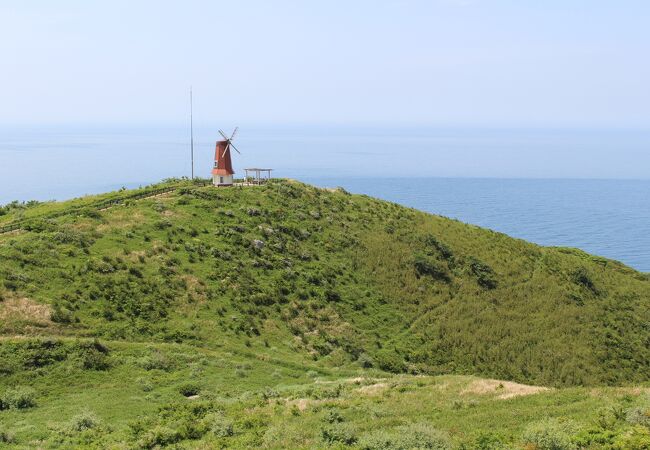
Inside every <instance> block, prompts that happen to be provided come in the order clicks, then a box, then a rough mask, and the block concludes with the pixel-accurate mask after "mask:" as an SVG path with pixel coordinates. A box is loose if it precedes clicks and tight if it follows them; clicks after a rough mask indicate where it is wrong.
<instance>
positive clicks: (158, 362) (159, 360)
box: [138, 351, 172, 370]
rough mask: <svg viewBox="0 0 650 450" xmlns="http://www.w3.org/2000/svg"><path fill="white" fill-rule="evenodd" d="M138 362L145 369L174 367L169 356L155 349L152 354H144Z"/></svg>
mask: <svg viewBox="0 0 650 450" xmlns="http://www.w3.org/2000/svg"><path fill="white" fill-rule="evenodd" d="M138 362H139V365H140V367H142V368H143V369H145V370H169V369H171V367H172V364H171V362H170V361H169V358H167V356H166V355H165V354H164V353H162V352H160V351H154V352H152V353H151V355H148V356H143V357H142V358H140V360H139V361H138Z"/></svg>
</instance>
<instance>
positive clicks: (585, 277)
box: [571, 267, 598, 294]
mask: <svg viewBox="0 0 650 450" xmlns="http://www.w3.org/2000/svg"><path fill="white" fill-rule="evenodd" d="M571 279H572V280H573V282H574V283H575V284H577V285H580V286H582V287H584V288H586V289H589V290H590V291H591V292H593V293H594V294H598V288H596V285H595V284H594V282H593V281H592V279H591V276H590V275H589V272H587V269H585V268H584V267H579V268H578V269H576V270H575V271H574V272H573V273H572V274H571Z"/></svg>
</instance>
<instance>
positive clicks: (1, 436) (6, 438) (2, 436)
mask: <svg viewBox="0 0 650 450" xmlns="http://www.w3.org/2000/svg"><path fill="white" fill-rule="evenodd" d="M12 442H14V435H13V434H11V433H9V432H8V431H6V430H4V429H2V428H0V443H2V444H11V443H12Z"/></svg>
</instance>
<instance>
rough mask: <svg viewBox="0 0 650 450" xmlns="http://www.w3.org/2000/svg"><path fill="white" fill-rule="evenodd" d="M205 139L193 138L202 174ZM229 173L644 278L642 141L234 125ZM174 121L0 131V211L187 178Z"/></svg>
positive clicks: (565, 134)
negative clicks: (365, 202) (437, 220)
mask: <svg viewBox="0 0 650 450" xmlns="http://www.w3.org/2000/svg"><path fill="white" fill-rule="evenodd" d="M217 137H218V134H217V130H216V129H214V128H212V127H197V129H196V130H195V168H196V174H197V175H198V176H203V177H207V176H208V175H209V171H210V168H211V164H212V163H211V161H212V157H213V151H214V150H213V149H214V140H215V139H216V138H217ZM235 143H236V145H237V147H238V148H239V149H240V150H241V151H242V154H241V155H237V154H235V155H234V165H235V170H236V171H238V172H241V169H243V168H244V167H250V166H257V167H260V166H264V167H270V168H274V169H275V174H276V175H277V176H280V177H290V178H296V179H300V180H303V181H306V182H309V183H312V184H316V185H318V186H323V187H335V186H342V187H344V188H345V189H347V190H348V191H350V192H355V193H363V194H368V195H372V196H374V197H378V198H382V199H386V200H390V201H394V202H397V203H401V204H403V205H407V206H411V207H414V208H417V209H420V210H423V211H427V212H431V213H434V214H440V215H443V216H447V217H452V218H456V219H459V220H461V221H463V222H467V223H472V224H476V225H480V226H483V227H487V228H491V229H494V230H497V231H500V232H503V233H506V234H509V235H511V236H515V237H518V238H522V239H526V240H529V241H532V242H536V243H538V244H542V245H554V246H571V247H578V248H581V249H583V250H585V251H587V252H590V253H594V254H597V255H601V256H605V257H608V258H612V259H616V260H619V261H622V262H624V263H625V264H628V265H630V266H631V267H634V268H636V269H638V270H640V271H644V272H650V156H649V155H650V132H642V131H630V130H613V131H612V130H610V131H603V130H539V129H536V130H520V129H513V130H509V129H500V130H492V129H461V128H439V129H433V128H402V129H384V128H370V127H368V128H363V127H356V128H349V127H293V128H291V127H255V126H249V127H242V129H241V131H240V134H239V137H238V138H237V139H236V141H235ZM189 160H190V158H189V132H188V130H187V129H186V128H184V127H179V126H169V127H162V126H139V127H133V126H129V127H126V126H113V127H106V126H104V127H88V126H85V127H70V126H66V127H53V126H49V127H14V128H1V127H0V204H4V203H7V202H9V201H12V200H20V201H24V200H30V199H36V200H53V199H57V200H60V199H66V198H72V197H77V196H81V195H84V194H92V193H100V192H104V191H107V190H112V189H117V188H120V187H122V186H126V187H137V186H140V185H145V184H149V183H152V182H156V181H158V180H160V179H162V178H165V177H173V176H186V175H189V173H190V165H189Z"/></svg>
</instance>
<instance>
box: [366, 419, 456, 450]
mask: <svg viewBox="0 0 650 450" xmlns="http://www.w3.org/2000/svg"><path fill="white" fill-rule="evenodd" d="M359 444H360V445H359V447H360V448H362V449H364V450H411V449H432V450H449V449H451V442H450V440H449V437H447V435H446V434H444V433H442V432H440V431H438V430H436V429H435V428H433V427H431V426H430V425H428V424H426V423H419V424H412V425H405V426H401V427H397V428H395V429H394V430H392V431H384V430H380V431H376V432H374V433H372V434H370V435H367V436H365V437H364V438H362V439H361V440H360V442H359Z"/></svg>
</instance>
